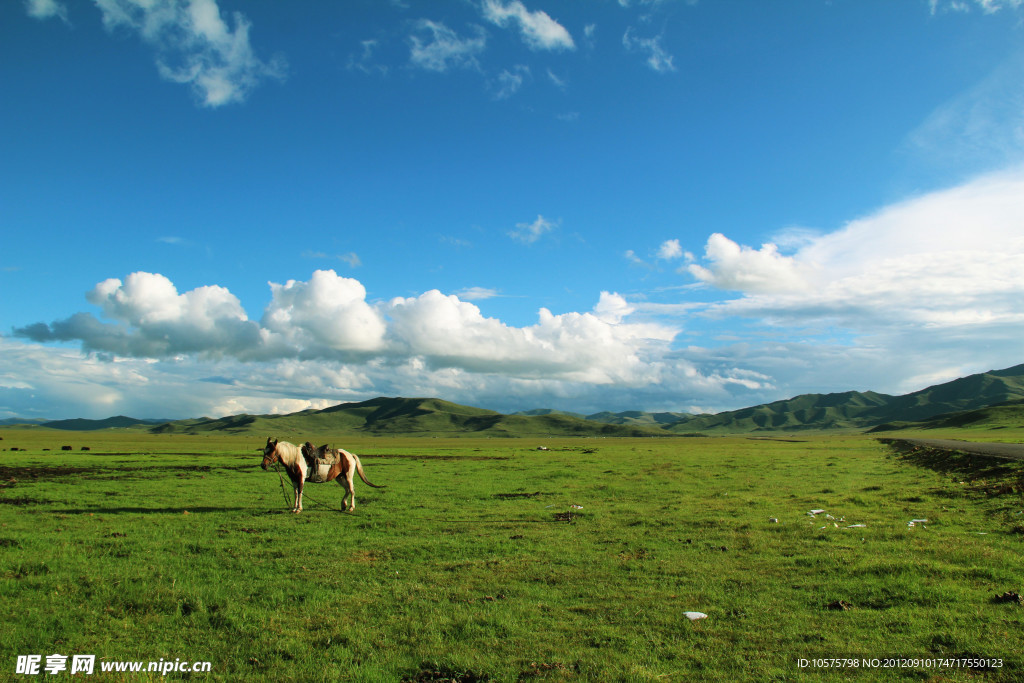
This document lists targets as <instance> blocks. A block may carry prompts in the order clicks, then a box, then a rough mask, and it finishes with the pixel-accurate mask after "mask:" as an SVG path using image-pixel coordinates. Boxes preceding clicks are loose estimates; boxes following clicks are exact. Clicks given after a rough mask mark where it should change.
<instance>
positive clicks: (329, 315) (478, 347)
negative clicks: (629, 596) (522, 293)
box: [15, 270, 676, 388]
mask: <svg viewBox="0 0 1024 683" xmlns="http://www.w3.org/2000/svg"><path fill="white" fill-rule="evenodd" d="M270 288H271V301H270V303H269V304H268V305H267V307H266V310H265V312H264V315H263V318H262V320H261V322H260V323H258V324H257V323H256V322H255V321H251V320H247V319H246V316H245V313H244V311H243V310H242V308H241V305H240V304H239V302H238V300H237V299H236V298H235V297H234V296H233V295H232V294H231V293H230V292H229V291H228V290H226V289H224V288H223V287H219V286H215V285H214V286H205V287H198V288H196V289H194V290H191V291H188V292H185V293H183V294H182V293H178V291H177V289H176V288H175V287H174V285H173V283H171V281H170V280H168V279H167V278H166V277H164V276H163V275H159V274H154V273H132V274H131V275H129V276H128V277H127V278H126V280H125V281H124V282H122V281H121V280H118V279H108V280H104V281H103V282H101V283H99V284H98V285H97V286H96V287H95V288H94V289H93V290H92V291H91V292H90V293H89V294H88V297H87V298H88V299H89V301H90V302H91V303H93V304H95V305H97V306H99V307H100V308H101V310H102V312H103V314H104V315H105V316H106V317H107V318H110V319H113V320H114V321H116V322H114V323H105V322H101V321H100V320H98V319H97V318H95V317H94V316H92V315H91V314H88V313H78V314H75V315H74V316H71V318H68V319H67V320H63V321H57V322H54V323H50V324H44V323H38V324H36V325H30V326H28V327H26V328H22V329H19V330H16V331H15V333H16V334H17V335H18V336H20V337H23V338H27V339H31V340H33V341H36V342H54V341H75V340H78V341H81V342H82V346H83V349H85V350H86V351H95V352H102V353H103V354H106V355H107V357H124V358H134V359H139V358H150V359H163V360H162V362H167V363H174V362H178V361H179V360H182V359H187V358H193V357H194V358H198V359H203V360H204V362H214V363H225V362H228V361H230V360H231V359H234V362H238V361H242V362H246V363H256V364H261V363H267V362H271V363H275V364H276V365H275V367H278V368H281V367H287V366H286V365H284V364H285V363H286V362H288V361H294V362H299V361H302V362H305V361H314V360H323V361H327V362H329V363H330V362H344V363H348V365H347V366H346V367H348V368H349V369H350V370H352V371H353V372H355V371H358V372H359V373H370V374H374V373H376V374H377V375H378V376H379V375H380V374H381V373H383V372H384V370H382V368H386V367H392V366H394V364H395V363H396V362H398V363H402V362H410V361H411V360H413V359H420V361H422V362H424V363H426V364H427V365H428V366H429V367H430V368H431V369H432V370H436V369H441V368H457V369H460V370H462V371H466V372H470V373H484V374H488V375H501V376H509V377H520V378H542V377H546V378H552V379H561V380H564V381H573V382H584V383H598V384H609V383H615V382H624V383H633V384H635V383H638V382H642V381H648V380H652V378H654V379H656V378H657V377H658V376H659V363H658V362H657V355H658V354H659V353H661V352H662V351H663V350H664V349H666V348H667V345H668V343H669V342H671V340H672V339H673V338H674V336H675V334H676V331H675V329H674V328H671V327H667V326H663V325H658V324H654V323H628V322H626V321H625V318H626V317H627V316H628V315H629V314H630V313H631V312H632V310H633V309H632V307H631V306H630V305H629V304H628V303H627V302H626V300H625V299H624V298H623V297H621V296H620V295H618V294H611V293H608V292H603V293H602V294H601V297H600V301H599V302H598V304H597V306H596V307H595V309H594V312H593V313H565V314H561V315H553V314H552V313H550V312H549V311H547V310H546V309H541V310H540V312H539V321H538V323H537V324H535V325H532V326H528V327H522V328H517V327H512V326H509V325H507V324H505V323H503V322H501V321H500V320H498V319H496V318H486V317H484V316H483V315H482V314H481V312H480V309H479V308H477V306H475V305H474V304H472V303H469V302H468V301H464V300H461V299H460V298H459V297H457V296H454V295H449V296H445V295H443V294H441V293H440V292H438V291H437V290H431V291H429V292H426V293H424V294H422V295H420V296H418V297H412V298H396V299H393V300H391V301H390V302H387V303H381V304H377V305H371V304H370V303H368V302H367V301H366V290H365V288H364V287H363V285H362V284H361V283H359V282H358V281H357V280H354V279H350V278H344V277H340V276H338V275H337V274H336V273H335V272H334V271H324V270H318V271H316V272H314V273H313V275H312V277H311V278H310V280H309V281H308V282H300V281H295V280H289V281H288V282H286V283H285V284H283V285H281V284H276V283H270ZM469 294H470V295H471V296H479V297H486V296H491V295H493V291H492V290H471V291H470V292H469ZM111 354H112V356H111ZM238 374H239V371H238V368H237V367H236V369H235V375H236V376H237V375H238ZM253 381H255V380H253ZM313 382H314V380H312V379H307V380H306V383H307V384H312V383H313ZM346 383H347V384H346V386H347V387H348V388H351V387H352V386H357V385H361V384H366V383H368V380H364V379H362V378H357V377H355V376H350V377H347V378H346ZM375 383H376V384H378V385H379V383H380V379H379V377H378V380H377V381H376V382H375Z"/></svg>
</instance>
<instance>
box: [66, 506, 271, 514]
mask: <svg viewBox="0 0 1024 683" xmlns="http://www.w3.org/2000/svg"><path fill="white" fill-rule="evenodd" d="M257 509H258V508H253V507H213V506H204V507H189V506H185V505H180V506H178V507H162V508H145V507H94V508H63V509H59V508H58V509H55V510H53V512H58V513H60V514H64V515H89V514H93V515H99V514H104V515H121V514H131V515H140V514H141V515H180V514H184V513H186V512H187V513H189V514H190V515H191V514H199V513H204V512H243V511H246V510H257ZM275 512H276V511H275Z"/></svg>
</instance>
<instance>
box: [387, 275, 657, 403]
mask: <svg viewBox="0 0 1024 683" xmlns="http://www.w3.org/2000/svg"><path fill="white" fill-rule="evenodd" d="M615 296H617V295H607V294H605V295H602V303H601V304H599V306H600V308H601V312H600V313H601V314H600V315H597V314H593V313H566V314H562V315H554V314H552V313H551V312H550V311H548V310H547V309H544V308H542V309H540V312H539V316H538V322H537V324H536V325H532V326H528V327H523V328H516V327H510V326H508V325H506V324H505V323H503V322H501V321H500V320H498V319H496V318H486V317H484V316H483V315H482V314H481V312H480V309H479V308H477V307H476V306H475V305H473V304H471V303H468V302H465V301H461V300H459V298H458V297H456V296H452V295H448V296H445V295H444V294H441V293H440V292H438V291H437V290H431V291H429V292H425V293H424V294H422V295H420V296H419V297H415V298H396V299H393V300H392V301H391V302H390V304H389V305H388V315H389V317H390V318H391V321H392V323H391V326H390V332H391V334H392V335H393V338H394V340H395V342H396V345H398V346H399V348H401V349H402V352H401V354H400V355H402V356H407V357H410V356H411V357H423V358H424V359H426V360H427V361H428V364H429V365H430V366H431V367H452V368H460V369H462V370H466V371H470V372H478V373H495V374H501V375H507V376H514V377H521V378H545V377H546V378H552V379H562V380H567V381H579V382H587V383H596V384H612V383H617V382H623V383H627V384H635V383H638V382H646V381H653V380H654V379H655V378H656V376H657V374H658V364H657V363H656V362H654V363H652V362H648V361H649V360H650V358H649V357H648V354H647V351H648V349H649V348H655V347H656V348H666V347H667V344H668V342H670V341H671V340H672V339H673V338H674V337H675V334H676V332H675V330H674V329H672V328H669V327H664V326H660V325H655V324H629V323H623V322H619V321H621V318H622V316H623V315H625V313H626V310H627V309H628V306H625V302H624V301H621V302H620V301H618V300H615V298H614V297H615Z"/></svg>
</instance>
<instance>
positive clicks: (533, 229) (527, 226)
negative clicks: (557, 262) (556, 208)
mask: <svg viewBox="0 0 1024 683" xmlns="http://www.w3.org/2000/svg"><path fill="white" fill-rule="evenodd" d="M555 225H557V223H552V222H551V221H549V220H548V219H546V218H544V216H541V215H540V214H538V215H537V220H535V221H534V222H532V223H516V228H515V230H511V231H509V233H508V235H509V237H511V238H513V239H516V240H519V241H520V242H522V243H524V244H533V243H534V242H536V241H537V240H539V239H540V238H541V235H543V234H544V233H547V232H551V230H553V229H554V227H555Z"/></svg>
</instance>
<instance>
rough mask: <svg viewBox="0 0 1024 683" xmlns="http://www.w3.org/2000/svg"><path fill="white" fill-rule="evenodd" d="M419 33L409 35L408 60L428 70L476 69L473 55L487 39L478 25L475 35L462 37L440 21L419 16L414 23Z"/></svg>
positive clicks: (480, 49)
mask: <svg viewBox="0 0 1024 683" xmlns="http://www.w3.org/2000/svg"><path fill="white" fill-rule="evenodd" d="M416 29H417V31H418V32H419V33H420V34H421V35H416V34H413V35H412V36H410V37H409V40H410V43H411V49H410V54H409V60H410V61H411V62H412V64H413V65H414V66H418V67H420V68H423V69H427V70H428V71H438V72H444V71H447V70H448V69H451V68H464V69H479V68H480V64H479V62H478V61H477V59H476V57H477V55H478V54H479V53H481V52H483V50H484V47H485V46H486V45H487V38H486V36H485V35H484V31H483V29H482V28H480V27H479V26H477V27H475V29H476V36H475V37H473V38H463V37H461V36H459V35H458V34H457V33H456V32H455V31H453V30H452V29H450V28H448V27H447V26H445V25H444V24H443V23H441V22H435V21H430V20H428V19H421V20H420V21H419V22H417V24H416Z"/></svg>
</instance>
